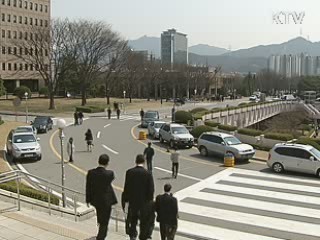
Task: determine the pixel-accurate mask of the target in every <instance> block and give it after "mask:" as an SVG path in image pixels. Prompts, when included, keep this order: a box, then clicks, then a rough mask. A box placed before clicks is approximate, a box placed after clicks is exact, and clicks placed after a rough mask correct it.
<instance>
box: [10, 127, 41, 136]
mask: <svg viewBox="0 0 320 240" xmlns="http://www.w3.org/2000/svg"><path fill="white" fill-rule="evenodd" d="M14 131H15V132H16V133H22V132H27V133H33V134H34V135H37V129H36V128H35V127H34V126H19V127H17V128H16V129H15V130H14Z"/></svg>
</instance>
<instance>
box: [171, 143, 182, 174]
mask: <svg viewBox="0 0 320 240" xmlns="http://www.w3.org/2000/svg"><path fill="white" fill-rule="evenodd" d="M177 150H178V148H177V146H175V147H174V150H173V151H172V152H171V156H170V158H171V162H172V178H177V176H178V171H179V156H180V152H179V151H177Z"/></svg>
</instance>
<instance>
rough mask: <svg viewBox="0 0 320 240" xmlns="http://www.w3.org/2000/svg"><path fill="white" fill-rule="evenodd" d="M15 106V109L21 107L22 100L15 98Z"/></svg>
mask: <svg viewBox="0 0 320 240" xmlns="http://www.w3.org/2000/svg"><path fill="white" fill-rule="evenodd" d="M12 103H13V106H15V107H19V106H20V105H21V100H20V98H18V97H17V98H15V99H13V102H12Z"/></svg>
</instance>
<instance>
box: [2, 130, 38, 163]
mask: <svg viewBox="0 0 320 240" xmlns="http://www.w3.org/2000/svg"><path fill="white" fill-rule="evenodd" d="M39 140H40V139H39V138H36V136H35V135H34V134H33V133H28V132H22V133H16V132H15V131H11V132H10V133H9V135H8V138H7V153H8V154H9V155H11V156H12V158H13V160H14V161H15V160H18V159H36V160H41V146H40V144H39V142H38V141H39Z"/></svg>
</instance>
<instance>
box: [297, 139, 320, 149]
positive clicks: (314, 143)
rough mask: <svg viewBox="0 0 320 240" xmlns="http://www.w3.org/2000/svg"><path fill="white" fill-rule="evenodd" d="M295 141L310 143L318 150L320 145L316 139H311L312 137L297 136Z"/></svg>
mask: <svg viewBox="0 0 320 240" xmlns="http://www.w3.org/2000/svg"><path fill="white" fill-rule="evenodd" d="M296 143H298V144H305V145H311V146H312V147H314V148H316V149H318V150H319V151H320V145H319V144H318V143H317V142H316V141H313V140H312V138H299V139H298V141H297V142H296Z"/></svg>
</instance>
